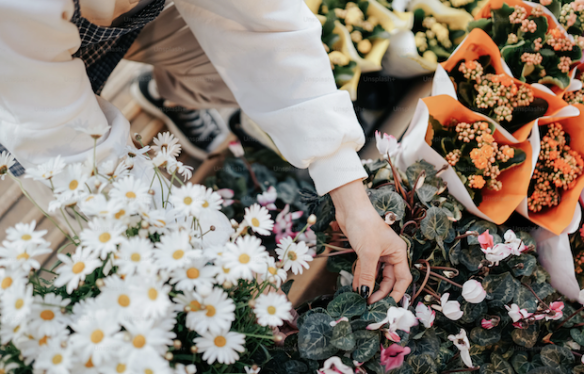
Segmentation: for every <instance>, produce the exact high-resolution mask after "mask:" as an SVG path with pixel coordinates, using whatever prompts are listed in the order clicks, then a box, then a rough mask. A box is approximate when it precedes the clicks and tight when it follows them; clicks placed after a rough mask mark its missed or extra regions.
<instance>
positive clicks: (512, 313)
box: [505, 304, 530, 322]
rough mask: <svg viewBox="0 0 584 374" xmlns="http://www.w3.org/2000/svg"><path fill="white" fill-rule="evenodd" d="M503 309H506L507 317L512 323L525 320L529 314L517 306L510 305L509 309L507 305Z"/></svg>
mask: <svg viewBox="0 0 584 374" xmlns="http://www.w3.org/2000/svg"><path fill="white" fill-rule="evenodd" d="M505 309H507V312H508V313H509V317H511V319H512V320H513V322H517V321H519V320H521V319H523V318H527V317H529V316H530V313H529V312H527V310H525V309H520V308H519V306H518V305H517V304H511V306H510V307H509V306H508V305H505Z"/></svg>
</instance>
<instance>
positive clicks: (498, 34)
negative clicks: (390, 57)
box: [491, 3, 514, 45]
mask: <svg viewBox="0 0 584 374" xmlns="http://www.w3.org/2000/svg"><path fill="white" fill-rule="evenodd" d="M513 11H514V8H512V7H510V6H508V5H507V4H505V3H503V6H502V7H501V8H499V9H491V14H492V16H493V35H492V39H493V41H494V42H495V43H496V44H497V45H503V44H505V42H506V41H507V37H508V36H509V34H511V33H512V32H513V25H512V24H511V22H510V21H509V16H510V15H511V14H512V13H513Z"/></svg>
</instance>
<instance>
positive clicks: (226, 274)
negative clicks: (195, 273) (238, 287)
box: [215, 258, 238, 284]
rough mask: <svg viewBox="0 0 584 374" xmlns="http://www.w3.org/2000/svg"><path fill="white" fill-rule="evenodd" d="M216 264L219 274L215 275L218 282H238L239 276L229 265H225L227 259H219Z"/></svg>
mask: <svg viewBox="0 0 584 374" xmlns="http://www.w3.org/2000/svg"><path fill="white" fill-rule="evenodd" d="M215 265H216V266H217V269H218V270H217V275H216V276H215V280H216V284H223V283H225V282H230V283H232V284H237V280H238V277H237V275H236V274H235V272H233V271H231V269H230V268H229V267H227V265H225V261H224V259H223V258H221V259H218V260H216V261H215Z"/></svg>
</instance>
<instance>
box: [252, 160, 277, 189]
mask: <svg viewBox="0 0 584 374" xmlns="http://www.w3.org/2000/svg"><path fill="white" fill-rule="evenodd" d="M251 170H253V172H254V174H255V176H256V179H257V181H258V183H259V184H260V186H262V188H264V190H267V189H268V187H270V186H275V185H276V184H278V179H277V178H276V176H275V175H274V173H272V171H270V169H268V168H267V167H266V166H264V165H262V164H258V163H253V164H251Z"/></svg>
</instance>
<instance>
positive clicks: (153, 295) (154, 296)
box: [148, 288, 158, 300]
mask: <svg viewBox="0 0 584 374" xmlns="http://www.w3.org/2000/svg"><path fill="white" fill-rule="evenodd" d="M148 298H149V299H150V300H156V299H157V298H158V291H156V288H151V289H149V290H148Z"/></svg>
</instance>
